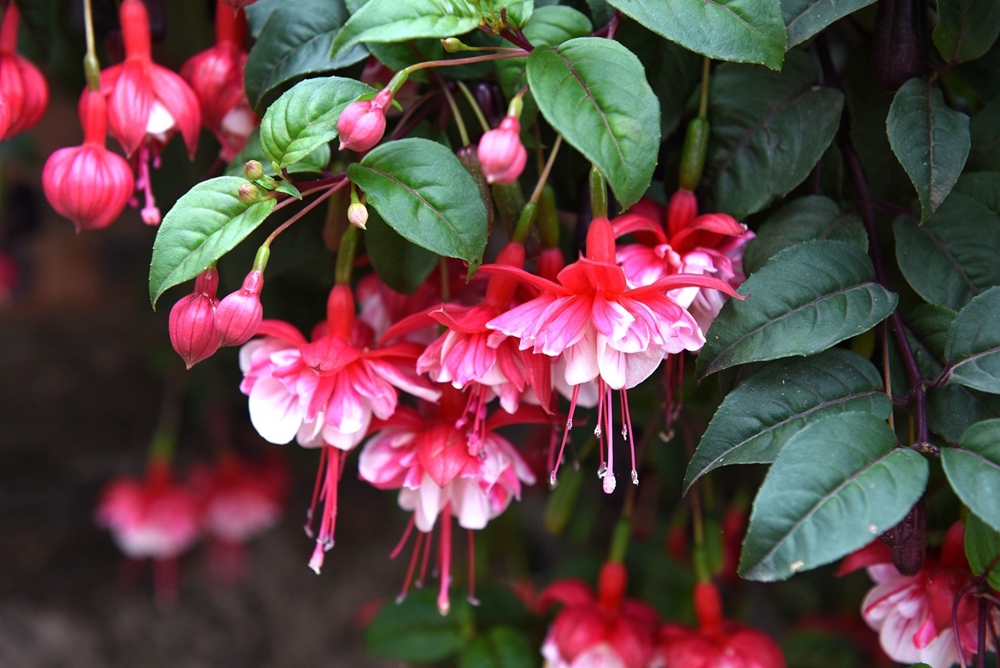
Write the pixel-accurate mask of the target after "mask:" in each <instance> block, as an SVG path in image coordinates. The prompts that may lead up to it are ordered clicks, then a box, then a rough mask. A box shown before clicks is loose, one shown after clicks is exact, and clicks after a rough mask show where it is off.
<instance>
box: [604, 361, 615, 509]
mask: <svg viewBox="0 0 1000 668" xmlns="http://www.w3.org/2000/svg"><path fill="white" fill-rule="evenodd" d="M601 396H602V398H603V400H604V401H607V402H608V405H607V407H606V408H605V410H604V419H605V420H606V421H607V430H608V433H607V436H608V469H607V470H606V471H605V472H604V476H603V477H604V482H603V484H602V486H603V488H604V493H605V494H611V493H612V492H613V491H615V486H616V485H617V481H616V480H615V455H614V447H613V445H614V432H612V431H611V429H612V421H611V416H612V400H611V399H612V395H611V388H610V387H605V385H604V381H601Z"/></svg>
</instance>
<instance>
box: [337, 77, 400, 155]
mask: <svg viewBox="0 0 1000 668" xmlns="http://www.w3.org/2000/svg"><path fill="white" fill-rule="evenodd" d="M390 105H392V91H391V90H390V89H389V88H388V87H386V88H383V89H382V90H380V91H379V92H378V93H376V94H375V97H374V98H373V99H371V100H358V101H357V102H352V103H350V104H349V105H347V107H346V108H345V109H344V111H343V112H341V114H340V118H339V119H337V132H338V133H339V134H340V150H341V151H343V150H344V149H345V148H348V149H351V150H352V151H357V152H359V153H360V152H362V151H367V150H369V149H371V148H372V147H374V146H375V144H378V143H379V142H380V141H382V135H383V134H385V113H386V111H387V110H388V108H389V106H390Z"/></svg>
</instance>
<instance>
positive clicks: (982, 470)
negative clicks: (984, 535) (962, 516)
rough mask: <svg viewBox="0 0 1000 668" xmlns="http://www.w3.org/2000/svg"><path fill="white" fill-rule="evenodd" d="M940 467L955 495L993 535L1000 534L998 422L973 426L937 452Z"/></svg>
mask: <svg viewBox="0 0 1000 668" xmlns="http://www.w3.org/2000/svg"><path fill="white" fill-rule="evenodd" d="M941 465H942V466H943V467H944V474H945V476H947V478H948V482H949V483H950V484H951V488H952V489H953V490H955V494H957V495H958V498H959V499H961V500H962V503H964V504H965V505H966V506H968V507H969V510H971V511H972V512H973V513H975V514H976V515H978V516H979V519H981V520H983V521H984V522H986V524H988V525H989V526H990V528H992V529H993V530H994V531H1000V505H998V504H997V502H996V500H997V498H1000V497H998V495H1000V420H986V421H985V422H977V423H976V424H974V425H972V426H971V427H969V428H968V429H966V430H965V433H963V434H962V437H961V438H960V439H958V446H956V447H952V448H941Z"/></svg>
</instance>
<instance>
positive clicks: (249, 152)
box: [226, 131, 330, 178]
mask: <svg viewBox="0 0 1000 668" xmlns="http://www.w3.org/2000/svg"><path fill="white" fill-rule="evenodd" d="M250 160H256V161H257V162H259V163H260V166H261V167H263V168H264V173H265V174H266V175H268V176H270V177H272V178H274V177H276V176H277V172H275V171H274V167H272V166H271V160H270V158H268V157H267V156H266V155H264V149H263V147H262V146H261V145H260V133H259V132H257V131H254V132H252V133H250V136H249V137H248V138H247V143H246V145H244V146H243V148H242V149H241V150H240V152H239V155H237V156H236V157H235V158H233V161H232V162H231V163H229V165H227V166H226V176H243V168H244V167H245V166H246V164H247V162H248V161H250ZM329 164H330V145H329V144H320V145H319V146H318V147H317V148H316V150H314V151H313V152H312V153H310V154H308V155H306V156H304V157H303V158H302V159H301V160H299V161H298V162H296V163H294V164H292V165H289V166H288V173H289V174H319V173H320V172H322V171H323V170H324V169H326V166H327V165H329Z"/></svg>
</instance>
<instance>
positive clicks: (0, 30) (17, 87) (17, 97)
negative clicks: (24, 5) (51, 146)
mask: <svg viewBox="0 0 1000 668" xmlns="http://www.w3.org/2000/svg"><path fill="white" fill-rule="evenodd" d="M20 15H21V13H20V10H19V9H18V7H17V4H16V3H14V2H10V3H8V4H7V11H6V12H4V15H3V25H2V26H0V97H3V100H4V102H5V103H6V105H7V108H8V111H9V112H10V125H9V126H8V127H7V130H6V131H5V132H4V133H3V134H0V137H3V138H4V139H10V138H11V137H13V136H14V135H16V134H18V133H19V132H24V131H25V130H27V129H29V128H32V127H34V126H35V124H36V123H38V121H39V120H40V119H41V118H42V114H43V113H45V107H46V106H48V103H49V86H48V84H47V83H46V82H45V77H43V76H42V73H41V72H39V71H38V68H37V67H35V66H34V65H32V64H31V62H30V61H29V60H27V59H26V58H22V57H21V56H19V55H18V54H17V51H16V49H17V29H18V24H19V23H20Z"/></svg>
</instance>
